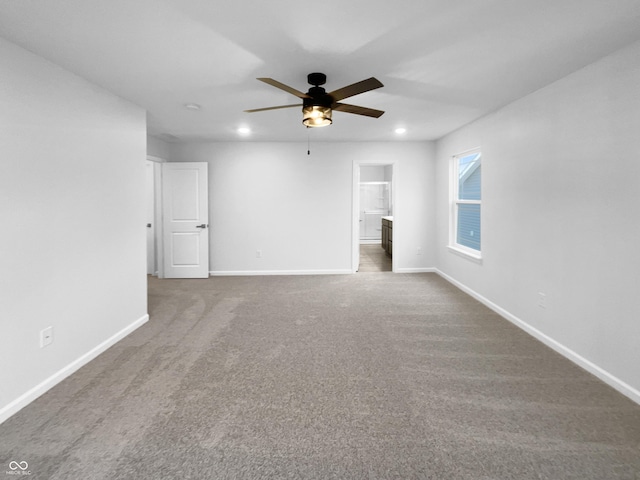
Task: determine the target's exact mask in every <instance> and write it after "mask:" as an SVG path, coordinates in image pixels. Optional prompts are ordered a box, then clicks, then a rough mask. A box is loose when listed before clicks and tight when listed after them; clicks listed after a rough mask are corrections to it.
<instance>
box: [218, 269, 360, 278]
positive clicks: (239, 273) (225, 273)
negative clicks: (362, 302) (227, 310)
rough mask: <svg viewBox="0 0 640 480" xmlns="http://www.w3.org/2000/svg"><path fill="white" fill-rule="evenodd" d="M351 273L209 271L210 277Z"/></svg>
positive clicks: (347, 271)
mask: <svg viewBox="0 0 640 480" xmlns="http://www.w3.org/2000/svg"><path fill="white" fill-rule="evenodd" d="M351 273H353V272H352V271H351V270H344V269H341V270H228V271H225V270H218V271H211V272H209V275H211V276H212V277H242V276H257V275H345V274H351Z"/></svg>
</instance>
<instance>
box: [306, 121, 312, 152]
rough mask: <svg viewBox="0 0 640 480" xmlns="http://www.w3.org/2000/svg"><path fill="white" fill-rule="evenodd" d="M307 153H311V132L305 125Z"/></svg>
mask: <svg viewBox="0 0 640 480" xmlns="http://www.w3.org/2000/svg"><path fill="white" fill-rule="evenodd" d="M307 155H311V132H309V127H307Z"/></svg>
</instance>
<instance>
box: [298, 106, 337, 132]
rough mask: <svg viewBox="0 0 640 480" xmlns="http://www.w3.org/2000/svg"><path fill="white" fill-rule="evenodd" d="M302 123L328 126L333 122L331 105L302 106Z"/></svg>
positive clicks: (306, 125) (309, 125)
mask: <svg viewBox="0 0 640 480" xmlns="http://www.w3.org/2000/svg"><path fill="white" fill-rule="evenodd" d="M302 123H303V125H304V126H305V127H326V126H328V125H331V124H332V123H333V120H332V119H331V107H323V106H321V105H307V106H304V107H302Z"/></svg>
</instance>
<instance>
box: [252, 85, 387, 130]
mask: <svg viewBox="0 0 640 480" xmlns="http://www.w3.org/2000/svg"><path fill="white" fill-rule="evenodd" d="M258 80H260V81H261V82H264V83H267V84H269V85H271V86H273V87H276V88H279V89H281V90H284V91H285V92H289V93H291V94H293V95H295V96H296V97H298V98H300V99H302V103H298V104H295V105H280V106H277V107H267V108H255V109H253V110H245V112H249V113H253V112H264V111H265V110H277V109H280V108H292V107H302V123H303V124H304V125H305V126H307V127H326V126H327V125H331V123H332V122H333V120H332V119H331V113H332V111H333V110H336V111H338V112H345V113H354V114H356V115H364V116H367V117H374V118H378V117H380V116H381V115H382V114H383V113H384V112H383V111H382V110H375V109H373V108H366V107H358V106H357V105H349V104H347V103H340V100H343V99H345V98H349V97H353V96H354V95H359V94H360V93H364V92H368V91H370V90H375V89H376V88H380V87H383V86H384V85H382V83H380V81H379V80H377V79H375V78H373V77H371V78H368V79H366V80H362V81H361V82H356V83H353V84H351V85H347V86H346V87H342V88H339V89H338V90H334V91H333V92H329V93H327V92H326V91H325V89H324V88H322V87H321V86H320V85H324V84H325V83H326V81H327V76H326V75H325V74H324V73H310V74H309V75H307V81H308V82H309V84H310V85H312V87H311V88H310V89H309V91H308V92H307V93H302V92H301V91H299V90H296V89H295V88H292V87H290V86H288V85H285V84H284V83H280V82H278V81H277V80H274V79H273V78H258Z"/></svg>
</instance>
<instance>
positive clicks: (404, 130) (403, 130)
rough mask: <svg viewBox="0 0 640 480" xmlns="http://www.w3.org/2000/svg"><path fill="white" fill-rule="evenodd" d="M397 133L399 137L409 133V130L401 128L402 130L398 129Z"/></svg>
mask: <svg viewBox="0 0 640 480" xmlns="http://www.w3.org/2000/svg"><path fill="white" fill-rule="evenodd" d="M395 132H396V133H397V134H398V135H402V134H403V133H407V129H406V128H403V127H400V128H396V130H395Z"/></svg>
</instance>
